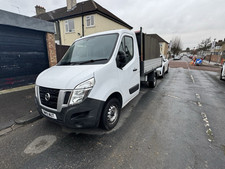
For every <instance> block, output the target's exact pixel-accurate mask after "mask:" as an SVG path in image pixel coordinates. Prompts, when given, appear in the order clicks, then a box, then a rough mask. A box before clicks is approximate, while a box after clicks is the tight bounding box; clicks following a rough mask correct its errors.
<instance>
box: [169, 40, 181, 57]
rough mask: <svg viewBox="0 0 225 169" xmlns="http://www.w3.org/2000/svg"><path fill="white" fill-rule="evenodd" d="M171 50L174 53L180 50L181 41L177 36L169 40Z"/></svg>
mask: <svg viewBox="0 0 225 169" xmlns="http://www.w3.org/2000/svg"><path fill="white" fill-rule="evenodd" d="M171 43H172V44H171V52H172V53H173V54H174V55H178V54H179V52H180V51H182V43H181V40H180V38H179V37H175V38H174V39H173V40H172V42H171Z"/></svg>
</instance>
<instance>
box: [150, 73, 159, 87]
mask: <svg viewBox="0 0 225 169" xmlns="http://www.w3.org/2000/svg"><path fill="white" fill-rule="evenodd" d="M156 84H157V79H156V75H155V74H154V77H153V81H148V86H149V87H150V88H154V87H155V86H156Z"/></svg>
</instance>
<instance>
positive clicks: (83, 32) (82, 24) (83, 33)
mask: <svg viewBox="0 0 225 169" xmlns="http://www.w3.org/2000/svg"><path fill="white" fill-rule="evenodd" d="M83 5H84V3H83V2H82V5H81V10H82V11H81V15H82V37H84V15H83Z"/></svg>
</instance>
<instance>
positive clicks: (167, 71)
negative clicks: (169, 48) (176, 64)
mask: <svg viewBox="0 0 225 169" xmlns="http://www.w3.org/2000/svg"><path fill="white" fill-rule="evenodd" d="M166 73H169V65H168V67H167V70H166Z"/></svg>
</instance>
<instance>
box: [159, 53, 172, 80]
mask: <svg viewBox="0 0 225 169" xmlns="http://www.w3.org/2000/svg"><path fill="white" fill-rule="evenodd" d="M161 57H162V66H161V67H159V68H157V69H156V72H157V76H158V77H162V78H163V77H164V74H165V73H168V72H169V60H168V59H166V58H165V56H163V55H161Z"/></svg>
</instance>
